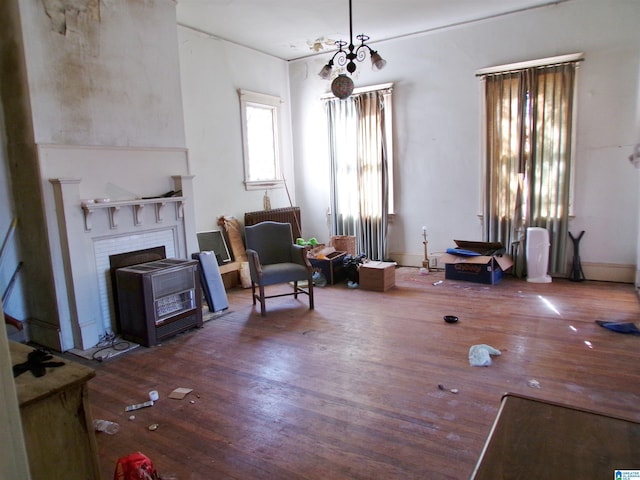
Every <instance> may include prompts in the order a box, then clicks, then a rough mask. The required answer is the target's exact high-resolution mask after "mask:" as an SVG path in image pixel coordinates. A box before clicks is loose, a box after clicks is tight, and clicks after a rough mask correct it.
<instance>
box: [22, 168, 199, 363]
mask: <svg viewBox="0 0 640 480" xmlns="http://www.w3.org/2000/svg"><path fill="white" fill-rule="evenodd" d="M165 178H166V177H165ZM169 180H170V181H172V185H171V186H170V187H169V188H172V189H173V190H175V191H176V192H178V191H180V192H181V196H175V197H169V196H167V197H164V196H161V197H152V198H137V199H130V200H113V201H109V200H107V199H99V200H98V201H96V200H94V201H93V202H92V201H89V200H83V199H86V198H90V197H89V196H88V195H87V193H86V192H87V191H90V192H92V193H93V192H94V191H95V189H84V191H83V195H81V183H82V180H81V179H80V178H77V177H60V178H51V179H49V180H48V184H49V186H50V187H51V198H52V199H53V200H54V201H53V202H47V203H46V205H47V208H48V209H49V210H50V216H49V217H48V220H49V223H48V226H49V228H50V231H51V232H55V233H52V235H51V236H50V241H51V243H52V245H53V247H52V248H53V249H55V250H56V251H57V252H59V253H60V254H59V255H54V256H53V257H52V264H53V275H54V280H55V287H56V296H57V301H58V310H59V312H60V314H59V324H58V325H55V324H52V325H49V324H46V325H44V324H43V325H42V326H40V325H37V326H36V328H37V329H38V330H34V331H35V334H36V335H37V336H38V338H37V340H36V343H40V344H42V345H45V346H47V347H49V348H53V349H55V350H60V351H66V350H69V349H71V348H77V349H81V350H86V349H88V348H91V347H93V346H95V345H96V344H97V343H98V342H99V340H100V337H101V336H103V335H104V334H105V333H110V332H112V328H113V327H114V324H113V314H112V310H113V308H114V306H113V303H112V298H111V295H110V292H109V291H108V290H109V284H108V281H109V278H110V277H109V267H108V262H107V264H106V265H103V260H104V258H108V254H113V253H122V252H125V251H130V250H132V249H133V250H135V249H139V248H146V247H153V246H165V247H166V249H167V255H169V254H170V255H171V256H172V257H175V258H181V259H188V258H189V257H190V254H191V252H196V251H198V250H197V249H198V244H197V238H196V233H195V218H194V209H193V197H194V191H193V176H192V175H172V176H170V177H169ZM105 256H106V257H105ZM43 323H44V322H43ZM116 333H117V332H116ZM55 336H57V338H55Z"/></svg>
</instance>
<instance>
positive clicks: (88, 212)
mask: <svg viewBox="0 0 640 480" xmlns="http://www.w3.org/2000/svg"><path fill="white" fill-rule="evenodd" d="M184 202H185V198H184V197H158V198H148V199H136V200H118V201H107V202H95V201H87V200H85V201H83V202H82V203H81V207H82V211H83V212H84V228H85V230H86V231H90V230H91V228H92V224H91V216H92V214H93V212H94V211H96V210H101V209H108V211H109V226H110V227H111V229H116V228H118V212H120V210H121V208H122V207H131V209H132V210H133V222H134V224H135V225H142V223H143V216H142V212H143V211H144V207H145V206H146V205H153V206H154V207H155V210H156V223H160V222H162V220H163V219H164V217H163V211H164V207H165V206H166V205H167V204H168V203H176V204H177V206H178V217H179V218H182V216H183V214H184V210H183V207H184Z"/></svg>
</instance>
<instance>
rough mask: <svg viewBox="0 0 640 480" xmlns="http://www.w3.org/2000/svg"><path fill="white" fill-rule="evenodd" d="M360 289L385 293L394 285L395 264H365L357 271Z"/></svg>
mask: <svg viewBox="0 0 640 480" xmlns="http://www.w3.org/2000/svg"><path fill="white" fill-rule="evenodd" d="M358 276H359V283H360V288H362V289H363V290H374V291H376V292H386V291H387V290H389V289H390V288H393V287H394V286H395V285H396V263H395V262H367V263H363V264H362V265H360V269H359V270H358Z"/></svg>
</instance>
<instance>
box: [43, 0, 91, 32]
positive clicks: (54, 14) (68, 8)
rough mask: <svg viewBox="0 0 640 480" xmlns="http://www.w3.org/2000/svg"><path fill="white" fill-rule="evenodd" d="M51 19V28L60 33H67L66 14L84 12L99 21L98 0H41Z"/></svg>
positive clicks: (88, 16)
mask: <svg viewBox="0 0 640 480" xmlns="http://www.w3.org/2000/svg"><path fill="white" fill-rule="evenodd" d="M42 3H43V5H44V10H45V12H46V13H47V16H48V17H49V19H50V20H51V29H52V30H53V31H54V32H57V33H59V34H61V35H66V33H67V15H68V14H75V15H80V14H84V15H86V16H87V18H89V19H90V20H94V21H96V22H99V21H100V0H42Z"/></svg>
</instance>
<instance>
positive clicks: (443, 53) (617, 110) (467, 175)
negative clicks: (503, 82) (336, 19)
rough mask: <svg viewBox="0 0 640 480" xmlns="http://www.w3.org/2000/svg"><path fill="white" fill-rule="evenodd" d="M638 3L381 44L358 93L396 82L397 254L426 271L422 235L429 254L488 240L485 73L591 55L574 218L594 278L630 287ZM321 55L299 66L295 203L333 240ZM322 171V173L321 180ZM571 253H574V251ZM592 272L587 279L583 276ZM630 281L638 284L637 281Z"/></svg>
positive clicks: (573, 5) (558, 11)
mask: <svg viewBox="0 0 640 480" xmlns="http://www.w3.org/2000/svg"><path fill="white" fill-rule="evenodd" d="M638 18H640V2H638V1H635V0H617V1H616V2H615V8H613V6H612V4H611V3H610V2H601V1H599V0H574V1H569V2H566V3H562V4H560V5H554V6H549V7H546V8H541V9H536V10H531V11H527V12H521V13H517V14H512V15H507V16H504V17H499V18H496V19H492V20H486V21H482V22H476V23H472V24H467V25H463V26H459V27H454V28H449V29H445V30H442V31H437V32H432V33H429V34H423V35H418V36H413V37H410V38H404V39H398V40H394V41H388V42H382V43H380V44H375V48H376V49H377V50H378V51H379V52H380V54H381V55H382V56H383V57H384V58H385V59H386V60H387V62H388V63H387V66H386V68H385V69H384V70H382V71H380V72H372V71H371V69H370V66H369V63H368V61H367V62H363V63H362V64H359V65H358V70H357V72H356V73H357V75H356V78H355V83H356V86H365V85H373V84H379V83H384V82H394V83H395V89H394V102H395V105H394V106H395V111H394V115H395V128H396V132H395V133H396V137H395V138H396V144H395V148H396V152H395V154H396V165H395V171H396V184H395V189H396V208H397V218H396V219H395V222H394V223H393V225H392V226H391V228H390V254H391V257H394V258H396V259H398V260H399V261H401V262H402V263H405V264H407V263H413V264H416V265H417V264H419V261H420V259H421V257H422V243H421V242H422V238H421V227H422V225H426V226H427V228H428V235H429V250H430V251H431V252H434V251H443V250H444V249H446V248H447V247H450V246H452V243H453V242H452V240H453V239H467V240H480V239H481V224H480V221H479V219H478V216H477V214H478V213H479V212H480V210H481V203H480V180H479V178H480V175H481V164H482V160H481V158H482V157H481V132H480V115H481V112H480V108H481V103H480V96H481V92H480V85H479V84H480V81H479V80H478V78H476V76H475V72H476V71H477V70H478V69H480V68H483V67H489V66H494V65H501V64H507V63H512V62H517V61H523V60H532V59H537V58H544V57H550V56H555V55H561V54H567V53H574V52H584V53H585V58H586V60H585V61H584V62H583V63H582V64H581V66H580V73H579V85H578V96H577V107H578V117H577V125H576V128H577V150H576V170H575V200H576V201H575V206H576V207H575V213H576V217H575V219H574V220H573V221H572V222H571V224H570V231H572V232H574V233H579V232H580V231H581V230H585V231H586V233H585V236H584V238H583V240H582V242H581V244H580V250H581V251H580V253H581V258H582V261H583V264H584V265H585V266H587V267H589V268H591V270H590V271H589V272H586V273H587V277H588V278H589V277H590V275H589V273H591V274H592V275H591V277H590V278H594V277H593V275H595V274H596V273H597V274H602V275H605V274H604V273H603V272H601V271H600V269H601V267H602V268H606V269H608V270H609V271H610V272H609V273H611V271H616V270H619V272H618V274H620V275H622V276H624V277H625V279H626V280H627V281H633V274H634V272H635V268H634V266H635V264H636V254H637V248H636V245H637V235H638V214H637V209H638V206H637V205H638V201H637V196H638V181H637V178H636V177H637V176H636V175H635V172H633V171H632V169H631V167H630V165H629V162H628V161H627V158H628V156H629V153H630V151H631V148H632V145H633V144H635V143H636V141H637V137H638V131H637V128H636V122H635V115H636V108H637V105H638V83H639V78H638V66H639V64H640V29H638V25H637V20H638ZM328 58H329V57H328V56H326V55H325V56H320V57H315V58H311V59H307V60H300V61H296V62H293V63H291V65H290V72H291V77H290V78H291V97H292V104H293V110H292V112H293V113H292V117H293V139H294V153H295V156H296V180H297V185H298V189H297V193H298V203H299V204H300V205H301V207H302V208H303V211H304V212H305V216H306V218H307V226H310V233H309V234H308V235H313V236H318V237H322V238H326V219H325V212H326V208H327V206H328V205H329V190H328V159H327V156H326V146H325V145H326V139H325V137H324V136H323V135H320V134H318V132H323V131H324V128H325V127H324V111H323V108H322V104H321V102H320V100H319V97H320V95H321V94H323V93H324V92H325V91H326V90H327V89H328V88H329V82H327V81H323V80H321V79H320V78H319V77H318V76H317V72H318V71H319V70H320V68H321V67H322V65H323V64H324V63H326V61H327V60H328ZM317 172H322V174H321V175H318V174H317ZM570 251H571V250H570ZM585 270H587V268H585ZM629 275H631V276H630V277H629Z"/></svg>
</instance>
